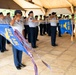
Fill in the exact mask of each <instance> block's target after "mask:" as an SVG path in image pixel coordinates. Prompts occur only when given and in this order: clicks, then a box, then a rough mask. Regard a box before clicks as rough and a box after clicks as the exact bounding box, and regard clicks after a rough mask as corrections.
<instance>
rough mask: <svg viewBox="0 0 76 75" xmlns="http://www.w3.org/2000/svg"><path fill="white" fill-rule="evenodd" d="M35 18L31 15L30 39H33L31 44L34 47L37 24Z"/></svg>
mask: <svg viewBox="0 0 76 75" xmlns="http://www.w3.org/2000/svg"><path fill="white" fill-rule="evenodd" d="M33 20H34V18H33V17H29V19H28V22H29V27H30V39H31V46H32V47H33V48H36V25H35V22H32V21H33Z"/></svg>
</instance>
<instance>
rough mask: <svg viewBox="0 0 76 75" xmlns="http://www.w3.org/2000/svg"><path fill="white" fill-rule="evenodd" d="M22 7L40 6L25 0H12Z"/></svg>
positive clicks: (32, 7) (36, 7)
mask: <svg viewBox="0 0 76 75" xmlns="http://www.w3.org/2000/svg"><path fill="white" fill-rule="evenodd" d="M13 1H15V2H16V3H17V4H18V5H20V6H21V7H22V8H24V9H39V8H40V7H39V6H37V5H35V4H31V3H29V2H27V1H25V0H13Z"/></svg>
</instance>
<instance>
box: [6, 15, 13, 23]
mask: <svg viewBox="0 0 76 75" xmlns="http://www.w3.org/2000/svg"><path fill="white" fill-rule="evenodd" d="M5 19H6V20H7V23H8V24H10V22H11V20H12V19H11V17H8V16H6V18H5Z"/></svg>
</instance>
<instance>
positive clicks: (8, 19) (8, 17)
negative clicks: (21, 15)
mask: <svg viewBox="0 0 76 75" xmlns="http://www.w3.org/2000/svg"><path fill="white" fill-rule="evenodd" d="M5 19H6V20H7V22H8V24H10V22H11V20H12V19H11V17H10V12H8V13H7V15H6V17H5ZM7 44H10V42H9V41H8V40H7Z"/></svg>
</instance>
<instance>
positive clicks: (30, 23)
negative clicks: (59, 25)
mask: <svg viewBox="0 0 76 75" xmlns="http://www.w3.org/2000/svg"><path fill="white" fill-rule="evenodd" d="M33 20H34V18H33V17H30V18H29V19H28V23H29V27H36V25H35V22H32V21H33Z"/></svg>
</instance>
